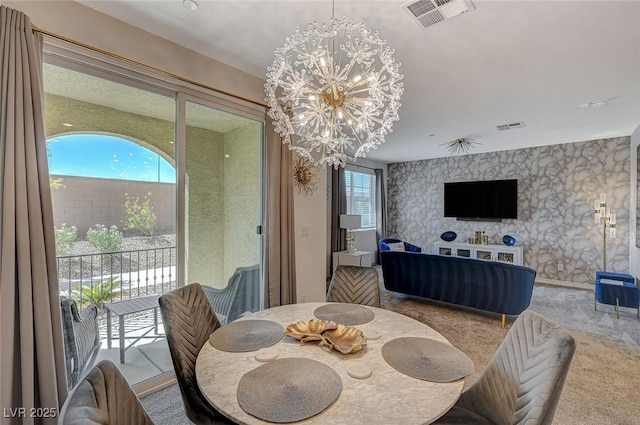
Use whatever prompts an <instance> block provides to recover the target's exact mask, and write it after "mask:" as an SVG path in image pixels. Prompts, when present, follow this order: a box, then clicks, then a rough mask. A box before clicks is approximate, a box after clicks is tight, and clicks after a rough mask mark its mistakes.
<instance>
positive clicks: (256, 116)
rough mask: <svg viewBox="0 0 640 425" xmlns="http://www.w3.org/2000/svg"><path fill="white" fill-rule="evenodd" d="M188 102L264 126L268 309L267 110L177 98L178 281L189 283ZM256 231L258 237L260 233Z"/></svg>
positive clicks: (262, 185) (262, 225) (262, 299)
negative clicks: (258, 110) (187, 280)
mask: <svg viewBox="0 0 640 425" xmlns="http://www.w3.org/2000/svg"><path fill="white" fill-rule="evenodd" d="M187 102H192V103H197V104H200V105H203V106H206V107H209V108H213V109H217V110H219V111H223V112H227V113H230V114H234V115H238V116H240V117H243V118H246V119H249V120H252V121H256V122H257V123H259V124H260V136H261V141H260V167H261V169H260V177H261V178H260V223H258V226H260V233H258V236H259V244H260V282H261V290H260V305H261V306H262V307H263V308H264V306H265V291H266V285H265V282H264V276H265V273H264V267H265V261H264V252H265V237H264V228H265V182H266V166H265V165H266V132H265V125H266V112H265V111H264V110H262V111H261V113H259V112H257V111H256V109H255V107H250V108H243V107H240V108H239V107H238V105H237V104H235V103H231V102H220V101H216V100H212V99H207V98H204V97H201V96H197V95H195V94H188V93H184V92H178V93H177V95H176V172H177V178H176V186H177V187H176V189H177V202H176V208H177V209H178V210H177V214H176V217H177V226H178V228H179V229H180V230H181V231H179V232H178V234H177V244H176V245H177V255H178V265H180V267H178V269H177V276H178V277H177V278H178V280H179V281H180V282H185V280H186V279H185V272H186V260H187V249H186V220H187V217H186V214H187V209H186V188H187V185H186V171H187V166H186V153H187V126H186V105H187ZM257 230H258V229H256V233H257Z"/></svg>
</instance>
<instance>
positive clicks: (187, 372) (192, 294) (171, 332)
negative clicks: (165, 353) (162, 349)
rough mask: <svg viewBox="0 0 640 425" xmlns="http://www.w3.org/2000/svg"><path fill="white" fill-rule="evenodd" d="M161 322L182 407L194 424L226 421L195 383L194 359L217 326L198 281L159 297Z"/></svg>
mask: <svg viewBox="0 0 640 425" xmlns="http://www.w3.org/2000/svg"><path fill="white" fill-rule="evenodd" d="M159 303H160V312H161V313H162V322H163V324H164V330H165V333H166V335H167V343H168V344H169V351H170V353H171V360H172V361H173V369H174V372H175V374H176V379H177V381H178V386H179V387H180V393H181V395H182V401H183V403H184V410H185V413H186V414H187V417H188V418H189V419H190V420H191V421H192V422H194V423H196V424H230V423H233V422H231V421H229V420H228V419H227V418H226V417H225V416H223V415H222V414H221V413H220V412H218V411H217V410H216V409H215V408H214V407H213V406H211V405H210V404H209V402H208V401H207V400H206V398H205V397H204V395H203V394H202V393H201V392H200V389H199V388H198V383H197V382H196V359H197V357H198V353H199V352H200V349H201V348H202V346H203V345H204V344H205V343H206V342H207V340H208V339H209V335H211V333H213V331H215V330H216V329H218V328H219V327H220V321H219V320H218V318H217V317H216V315H215V313H214V311H213V308H212V307H211V304H210V303H209V300H208V299H207V297H206V296H205V293H204V291H203V290H202V286H200V284H199V283H192V284H190V285H187V286H184V287H182V288H178V289H176V290H174V291H171V292H169V293H166V294H164V295H163V296H161V297H160V298H159Z"/></svg>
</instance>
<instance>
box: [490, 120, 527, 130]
mask: <svg viewBox="0 0 640 425" xmlns="http://www.w3.org/2000/svg"><path fill="white" fill-rule="evenodd" d="M522 127H524V123H523V122H522V121H518V122H512V123H509V124H502V125H496V128H497V129H498V130H500V131H504V130H513V129H514V128H522Z"/></svg>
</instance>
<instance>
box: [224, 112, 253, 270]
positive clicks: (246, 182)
mask: <svg viewBox="0 0 640 425" xmlns="http://www.w3.org/2000/svg"><path fill="white" fill-rule="evenodd" d="M261 133H262V125H261V124H260V123H257V122H249V123H248V124H247V125H246V126H244V127H240V128H236V129H234V130H231V131H229V132H227V133H225V134H224V153H225V158H224V217H225V218H224V220H225V226H224V247H225V256H224V259H225V263H224V275H225V276H226V277H227V278H228V277H229V276H231V275H232V274H233V272H234V271H235V269H236V268H237V267H241V266H251V265H254V264H258V263H259V262H260V235H258V234H257V233H256V227H257V226H258V225H259V224H260V223H261V220H260V197H261V185H260V181H261V171H262V170H261V168H260V163H261V161H260V159H261V148H260V140H261ZM226 155H228V156H229V157H228V158H227V157H226Z"/></svg>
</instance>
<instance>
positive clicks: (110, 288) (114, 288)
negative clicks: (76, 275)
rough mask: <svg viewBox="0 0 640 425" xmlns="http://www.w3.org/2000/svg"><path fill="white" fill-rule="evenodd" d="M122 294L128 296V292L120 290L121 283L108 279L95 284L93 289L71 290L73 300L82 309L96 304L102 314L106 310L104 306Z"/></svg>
mask: <svg viewBox="0 0 640 425" xmlns="http://www.w3.org/2000/svg"><path fill="white" fill-rule="evenodd" d="M121 292H122V295H123V296H126V295H127V291H123V290H122V289H120V282H119V281H118V280H116V279H107V280H105V281H101V282H97V283H94V285H93V287H82V288H73V289H72V290H71V298H73V299H74V300H75V301H76V302H77V303H78V304H79V305H80V306H81V307H85V306H87V305H89V304H95V305H97V306H98V309H99V310H100V312H102V311H103V310H104V304H105V303H108V302H111V301H112V300H113V299H114V298H116V297H119V295H120V293H121Z"/></svg>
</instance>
